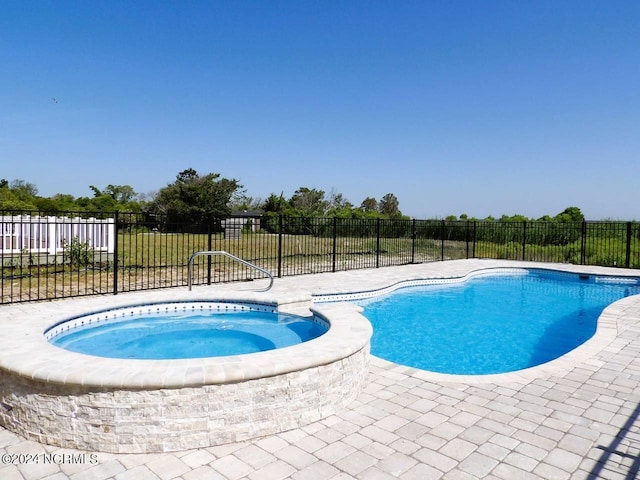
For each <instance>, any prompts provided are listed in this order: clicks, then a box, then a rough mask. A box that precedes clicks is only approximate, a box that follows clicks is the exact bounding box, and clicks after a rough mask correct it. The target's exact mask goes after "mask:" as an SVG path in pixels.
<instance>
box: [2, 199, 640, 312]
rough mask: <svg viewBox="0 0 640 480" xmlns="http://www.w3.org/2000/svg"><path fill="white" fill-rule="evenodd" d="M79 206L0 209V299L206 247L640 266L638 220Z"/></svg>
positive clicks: (173, 278) (92, 285) (404, 259)
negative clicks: (219, 214)
mask: <svg viewBox="0 0 640 480" xmlns="http://www.w3.org/2000/svg"><path fill="white" fill-rule="evenodd" d="M87 216H88V215H87V214H73V213H67V214H66V216H60V215H57V216H42V215H28V216H25V215H22V216H11V215H2V216H0V266H1V272H2V283H1V286H0V303H14V302H24V301H33V300H49V299H55V298H65V297H74V296H83V295H94V294H116V293H119V292H130V291H136V290H148V289H155V288H164V287H176V286H186V285H187V284H188V278H187V272H188V262H189V258H190V256H191V255H192V254H193V253H194V252H197V251H204V250H207V251H215V250H223V251H226V252H228V253H231V254H232V255H235V256H238V257H240V258H242V259H244V260H247V261H249V262H251V263H253V264H255V265H257V266H259V267H261V268H263V269H266V270H268V271H270V272H272V273H273V274H274V275H275V276H278V277H284V276H290V275H302V274H307V273H321V272H336V271H343V270H353V269H364V268H379V267H385V266H390V265H404V264H411V263H424V262H434V261H443V260H450V259H462V258H499V259H511V260H528V261H538V262H555V263H574V264H583V265H602V266H614V267H626V268H640V223H637V222H581V223H557V222H501V221H495V222H488V221H483V222H471V221H469V222H467V221H455V222H450V221H442V220H387V219H353V218H327V217H285V216H264V217H259V218H242V217H240V218H235V219H233V221H227V222H218V223H215V224H170V223H166V222H164V221H163V219H162V218H160V217H150V216H147V215H144V214H139V213H122V212H113V213H108V214H104V213H103V214H101V215H100V217H102V218H101V219H99V218H87ZM93 216H94V217H98V215H96V214H94V215H93ZM193 267H194V268H193V284H194V285H203V284H214V283H219V282H231V281H254V282H265V284H266V282H267V280H266V279H264V278H263V277H262V274H261V273H260V272H258V271H256V270H254V269H251V268H249V267H247V266H245V265H243V264H241V263H238V262H233V261H232V260H230V259H228V258H226V257H206V256H201V257H197V258H196V259H195V260H194V264H193ZM256 287H259V285H256Z"/></svg>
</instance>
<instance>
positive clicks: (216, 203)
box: [151, 168, 242, 224]
mask: <svg viewBox="0 0 640 480" xmlns="http://www.w3.org/2000/svg"><path fill="white" fill-rule="evenodd" d="M239 188H242V186H241V185H240V184H239V183H238V181H237V180H235V179H227V178H220V174H219V173H209V174H206V175H200V174H198V172H196V171H195V170H194V169H192V168H189V169H187V170H183V171H182V172H180V173H179V174H178V175H177V176H176V181H175V182H173V183H171V184H169V185H167V186H166V187H164V188H162V189H160V190H159V191H158V194H157V195H156V198H155V199H154V200H153V202H152V205H151V210H152V212H154V213H160V214H164V215H166V217H167V221H168V222H171V223H191V224H210V223H213V222H216V221H218V220H220V219H222V218H224V217H227V216H229V214H230V213H231V208H230V206H229V202H230V200H231V197H232V195H233V194H234V193H235V192H236V191H237V190H238V189H239Z"/></svg>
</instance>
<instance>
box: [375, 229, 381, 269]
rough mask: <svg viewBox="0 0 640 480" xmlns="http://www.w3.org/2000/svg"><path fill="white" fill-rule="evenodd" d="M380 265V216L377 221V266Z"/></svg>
mask: <svg viewBox="0 0 640 480" xmlns="http://www.w3.org/2000/svg"><path fill="white" fill-rule="evenodd" d="M379 267H380V218H377V221H376V268H379Z"/></svg>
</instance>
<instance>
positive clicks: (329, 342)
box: [0, 259, 640, 389]
mask: <svg viewBox="0 0 640 480" xmlns="http://www.w3.org/2000/svg"><path fill="white" fill-rule="evenodd" d="M500 268H524V269H542V270H547V271H554V272H568V273H576V274H589V275H602V276H613V277H618V278H625V277H626V278H628V277H635V278H638V277H640V270H637V269H621V268H614V267H598V266H587V265H571V264H552V263H540V262H522V261H511V260H488V259H487V260H485V259H471V260H452V261H447V262H434V263H427V264H418V265H407V266H398V267H384V268H380V269H375V270H373V269H367V270H355V271H347V272H337V273H324V274H316V275H311V276H302V277H285V278H281V279H277V283H276V284H275V285H274V288H273V289H272V290H271V291H270V292H266V293H253V292H237V291H233V289H234V288H237V285H235V284H225V285H217V286H216V287H214V288H215V289H216V293H215V295H212V294H211V288H208V287H205V288H200V289H197V290H194V291H192V292H188V291H186V290H182V289H177V288H174V289H167V290H153V291H140V292H133V293H126V294H119V295H116V296H100V297H83V298H77V299H71V300H69V299H65V300H60V301H52V302H38V303H29V304H14V305H8V306H3V307H0V311H1V312H2V319H0V328H2V331H3V336H2V337H1V338H0V352H2V355H0V368H2V369H6V370H10V371H13V372H15V373H17V374H18V375H21V376H24V377H27V378H33V379H38V380H44V381H47V382H54V383H72V384H76V385H86V386H92V387H103V388H105V389H106V388H118V387H120V388H140V389H145V388H158V387H166V388H177V387H184V386H198V385H204V384H208V383H227V382H238V381H243V380H248V379H252V378H260V377H264V376H272V375H278V374H281V373H286V372H290V371H295V370H299V369H304V368H308V367H309V366H311V365H317V364H318V362H320V364H326V363H330V362H332V361H335V360H336V359H339V358H343V357H344V356H347V355H349V354H350V353H353V352H355V351H357V350H358V349H359V348H362V346H363V345H364V343H367V342H368V341H369V337H370V336H371V325H370V324H369V322H368V321H366V319H364V317H362V315H360V313H359V312H361V311H362V309H361V308H360V307H356V306H354V305H350V304H348V303H337V302H336V303H325V304H316V305H315V306H312V304H311V300H312V297H311V295H312V294H313V296H314V298H321V297H322V296H324V295H331V294H338V293H339V294H347V295H348V294H353V293H356V292H363V291H373V290H377V289H384V288H388V287H390V286H393V285H396V284H400V283H403V282H407V281H413V280H424V279H451V278H457V277H465V276H468V275H469V274H472V273H473V272H478V271H481V270H484V269H500ZM328 279H329V280H328ZM356 285H357V288H354V287H355V286H356ZM296 287H297V288H296ZM302 290H305V291H306V292H307V293H305V292H302ZM293 292H298V293H293ZM301 292H302V293H301ZM198 300H207V301H217V300H219V301H250V302H264V303H274V304H277V305H278V309H279V310H281V311H290V312H292V313H297V314H301V313H302V314H304V312H306V314H309V312H310V311H311V312H314V314H317V315H319V316H321V317H322V318H324V319H325V320H327V321H328V322H329V323H330V324H331V328H330V329H329V331H328V332H327V333H326V334H324V335H322V336H321V337H319V338H317V339H314V340H311V341H309V342H305V343H303V344H300V345H296V346H292V347H286V348H283V349H278V350H271V351H268V352H260V353H253V354H250V355H238V356H232V357H217V358H216V357H212V358H205V359H185V360H124V359H103V358H99V357H92V356H87V355H82V354H78V353H73V352H68V351H65V350H62V349H60V348H58V347H54V346H53V345H51V344H49V343H48V342H47V341H46V340H45V339H44V335H43V332H44V331H45V330H46V329H47V328H48V327H50V326H51V325H53V324H55V323H56V322H57V321H60V320H62V319H65V318H71V317H73V316H78V315H81V314H84V313H90V312H93V311H98V310H106V309H109V308H119V307H123V306H130V305H139V304H149V303H158V302H165V301H198ZM639 301H640V299H639V298H638V296H633V297H627V298H624V299H621V300H619V301H617V302H614V303H613V304H611V305H609V306H608V307H607V308H605V310H604V311H603V313H602V314H601V316H600V317H599V319H598V327H597V330H596V333H595V334H594V335H593V336H592V337H591V338H590V339H589V340H587V341H586V342H585V343H583V344H582V345H581V346H579V347H577V348H576V349H574V350H572V351H570V352H568V353H567V354H565V355H563V356H562V357H560V358H558V359H555V360H552V361H550V362H547V363H545V364H542V365H538V366H535V367H531V368H528V369H524V370H519V371H515V372H508V373H501V374H489V375H448V374H442V373H435V372H428V371H421V373H422V375H423V376H425V378H426V379H429V380H432V381H436V382H466V383H496V382H499V383H504V382H512V381H530V380H531V379H533V378H540V377H544V376H547V375H553V374H557V373H558V372H559V371H565V370H568V369H571V368H573V367H575V366H576V365H578V364H580V363H581V362H583V361H585V360H587V359H589V358H592V357H593V356H594V355H595V354H597V353H598V352H600V351H601V350H602V349H603V348H605V347H606V346H607V345H609V344H610V343H611V342H612V341H614V340H615V338H616V335H617V319H618V318H619V317H620V315H622V314H623V312H624V311H625V310H626V309H627V308H628V306H630V305H634V304H637V303H638V302H639ZM328 317H329V318H328ZM351 335H361V336H362V337H363V338H365V337H366V341H364V340H363V341H362V342H356V343H353V341H352V340H351ZM346 336H349V337H350V338H349V339H347V338H346ZM363 342H364V343H363ZM136 364H137V365H136Z"/></svg>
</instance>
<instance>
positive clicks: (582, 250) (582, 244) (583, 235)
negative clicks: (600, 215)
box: [580, 220, 587, 265]
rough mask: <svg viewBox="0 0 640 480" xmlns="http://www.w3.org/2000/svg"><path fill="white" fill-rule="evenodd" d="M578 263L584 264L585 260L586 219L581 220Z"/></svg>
mask: <svg viewBox="0 0 640 480" xmlns="http://www.w3.org/2000/svg"><path fill="white" fill-rule="evenodd" d="M580 237H581V238H580V265H584V264H585V263H586V261H587V251H586V248H587V246H586V243H587V221H586V220H583V221H582V233H581V235H580Z"/></svg>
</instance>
